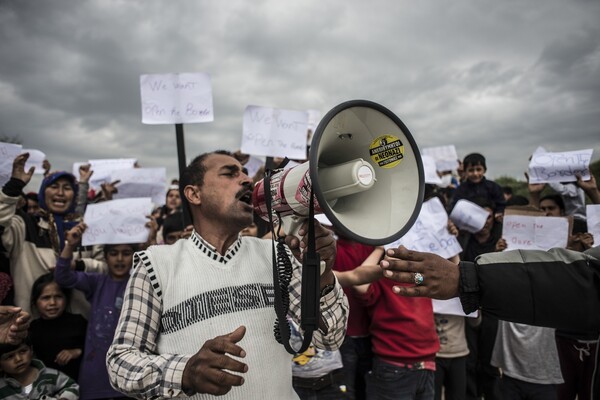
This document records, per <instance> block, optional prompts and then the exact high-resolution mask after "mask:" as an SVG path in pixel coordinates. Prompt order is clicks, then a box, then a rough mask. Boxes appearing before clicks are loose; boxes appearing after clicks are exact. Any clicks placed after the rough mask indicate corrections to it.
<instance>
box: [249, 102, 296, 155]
mask: <svg viewBox="0 0 600 400" xmlns="http://www.w3.org/2000/svg"><path fill="white" fill-rule="evenodd" d="M307 134H308V112H306V111H294V110H282V109H277V108H269V107H259V106H248V107H246V110H245V111H244V128H243V132H242V147H241V148H242V153H246V154H252V155H255V156H268V157H288V158H290V159H294V160H306V140H307Z"/></svg>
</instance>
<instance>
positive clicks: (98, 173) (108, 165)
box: [73, 158, 137, 190]
mask: <svg viewBox="0 0 600 400" xmlns="http://www.w3.org/2000/svg"><path fill="white" fill-rule="evenodd" d="M136 161H137V160H136V159H135V158H105V159H97V160H88V162H87V163H83V162H76V163H73V175H75V177H76V178H77V179H79V167H80V166H81V165H85V164H90V169H91V170H92V171H93V172H94V173H93V174H92V177H91V178H90V181H89V185H90V188H92V189H94V190H98V189H100V185H101V184H103V183H110V182H111V174H112V172H113V171H116V170H121V169H133V168H134V166H135V163H136Z"/></svg>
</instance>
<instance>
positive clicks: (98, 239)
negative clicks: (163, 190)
mask: <svg viewBox="0 0 600 400" xmlns="http://www.w3.org/2000/svg"><path fill="white" fill-rule="evenodd" d="M151 212H152V199H150V198H149V197H146V198H139V199H120V200H109V201H103V202H100V203H95V204H88V205H87V208H86V209H85V214H84V215H83V221H84V222H85V223H86V225H87V229H86V230H85V232H84V233H83V237H82V238H81V244H82V245H83V246H88V245H93V244H122V243H144V242H146V240H148V228H147V227H146V223H147V222H148V221H149V220H148V218H146V217H147V216H148V215H150V213H151Z"/></svg>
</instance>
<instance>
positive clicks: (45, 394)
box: [0, 339, 79, 400]
mask: <svg viewBox="0 0 600 400" xmlns="http://www.w3.org/2000/svg"><path fill="white" fill-rule="evenodd" d="M0 370H1V371H2V378H0V399H42V398H53V399H65V400H77V399H79V385H78V384H77V383H76V382H75V381H74V380H73V379H71V378H69V376H67V375H66V374H63V373H62V372H60V371H57V370H55V369H52V368H46V367H45V366H44V363H42V362H41V361H40V360H36V359H34V358H33V349H32V347H31V344H30V343H29V340H27V339H26V340H25V341H24V342H23V343H21V344H19V345H12V344H2V345H0Z"/></svg>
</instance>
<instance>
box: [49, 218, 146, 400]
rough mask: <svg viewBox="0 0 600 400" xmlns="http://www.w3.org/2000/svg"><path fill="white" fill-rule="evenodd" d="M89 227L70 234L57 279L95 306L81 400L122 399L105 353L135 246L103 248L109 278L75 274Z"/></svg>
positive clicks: (87, 338)
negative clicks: (78, 248)
mask: <svg viewBox="0 0 600 400" xmlns="http://www.w3.org/2000/svg"><path fill="white" fill-rule="evenodd" d="M85 228H86V225H85V224H84V223H80V224H78V225H76V226H75V227H74V228H73V229H71V230H70V231H68V232H67V234H66V238H67V243H66V245H65V247H64V249H63V251H62V252H61V254H60V258H59V259H58V262H57V264H56V270H55V271H54V277H55V279H56V282H57V283H58V284H60V285H61V286H64V287H68V288H75V289H79V290H81V291H82V292H84V293H85V295H86V298H87V299H88V301H89V302H90V304H91V306H92V310H91V313H90V319H89V323H88V328H87V334H86V341H85V350H84V356H83V360H82V364H81V370H80V373H79V383H80V386H81V394H80V396H81V397H80V398H81V399H83V400H86V399H106V398H113V399H114V398H119V397H122V394H121V393H119V392H117V391H115V390H114V389H113V388H112V386H111V385H110V382H109V379H108V372H107V370H106V352H107V351H108V348H109V346H110V344H111V343H112V339H113V336H114V332H115V329H116V326H117V322H118V320H119V314H120V312H121V307H122V305H123V295H124V293H125V288H126V286H127V281H128V279H129V271H130V270H131V266H132V263H133V253H134V252H135V251H136V250H137V245H134V244H110V245H108V244H107V245H105V246H104V256H105V258H106V264H107V266H108V274H106V275H105V274H99V273H88V272H82V271H74V270H72V269H71V268H70V265H71V259H72V257H73V251H74V248H76V246H77V245H78V243H79V241H80V240H81V237H82V235H83V232H84V231H85Z"/></svg>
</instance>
